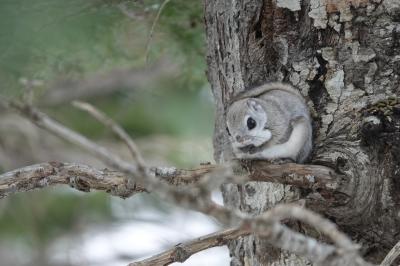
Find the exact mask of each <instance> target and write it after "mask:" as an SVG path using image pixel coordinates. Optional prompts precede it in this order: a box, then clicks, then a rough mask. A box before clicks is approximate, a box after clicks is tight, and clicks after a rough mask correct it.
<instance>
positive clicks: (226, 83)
mask: <svg viewBox="0 0 400 266" xmlns="http://www.w3.org/2000/svg"><path fill="white" fill-rule="evenodd" d="M205 24H206V34H207V45H208V47H207V51H208V55H207V64H208V78H209V81H210V83H211V86H212V91H213V94H214V98H215V103H216V122H215V133H214V149H215V153H214V156H215V159H216V161H217V162H223V161H227V160H230V159H231V158H232V153H231V150H230V147H229V141H228V135H227V132H226V128H225V108H226V106H227V103H228V102H229V101H230V99H231V98H232V97H233V96H234V95H236V94H237V93H239V92H241V91H243V90H247V89H250V88H251V87H253V86H255V85H258V84H261V83H264V82H266V81H284V82H288V83H291V84H292V85H294V86H296V87H297V88H298V89H299V90H300V92H301V93H302V94H303V95H304V96H305V97H306V99H307V100H308V104H309V106H310V109H311V111H312V114H313V120H314V149H313V155H312V157H311V158H310V162H312V163H313V164H320V165H324V166H328V167H330V168H332V169H335V170H336V172H337V173H338V174H341V175H342V176H343V180H341V182H339V183H340V184H341V185H340V186H339V187H338V189H337V193H336V195H335V196H334V197H332V195H325V194H323V193H318V192H315V191H314V192H312V193H311V192H309V191H308V190H304V189H303V190H300V189H298V188H294V187H293V186H287V185H283V184H272V183H266V182H263V183H261V182H250V183H247V184H245V185H243V186H240V185H233V184H227V185H225V186H224V188H223V195H224V200H225V203H226V204H228V205H231V206H234V207H236V208H238V209H240V210H242V211H245V212H249V213H251V214H254V215H256V214H259V213H261V212H263V211H264V210H266V209H268V208H270V207H271V206H272V205H274V204H276V203H278V202H290V201H296V200H298V199H300V198H304V199H305V200H306V204H307V206H308V207H311V208H312V209H314V210H317V211H319V212H321V213H323V214H324V215H326V216H327V217H330V218H331V219H332V220H333V221H335V222H336V223H337V225H338V226H339V227H340V228H341V229H342V230H344V231H345V232H346V233H348V234H349V235H350V236H351V237H352V238H353V240H355V241H357V242H359V243H360V244H362V246H363V254H364V255H365V256H366V258H368V259H369V260H371V261H373V262H379V261H381V260H382V259H383V257H384V255H385V253H387V252H388V251H389V249H390V248H391V247H392V246H394V245H395V244H396V242H397V241H398V237H399V234H400V218H399V215H398V206H399V203H400V197H399V196H398V195H399V190H400V181H399V180H400V156H399V151H400V129H399V128H400V119H399V113H400V100H399V99H398V98H399V96H400V81H399V74H400V72H399V69H400V2H398V1H397V0H383V1H380V0H375V1H372V0H371V1H368V0H340V1H332V0H303V1H300V0H298V1H296V0H293V1H285V0H263V1H261V0H260V1H251V0H240V1H239V0H232V1H227V0H205ZM229 247H230V252H231V256H232V264H233V265H307V262H306V261H305V260H303V259H301V258H298V257H295V256H293V255H289V254H286V253H281V252H280V251H277V250H272V249H271V248H270V247H268V245H267V244H266V242H265V241H263V240H262V239H260V238H258V237H254V236H250V237H247V238H242V239H240V240H238V241H233V242H231V244H230V246H229Z"/></svg>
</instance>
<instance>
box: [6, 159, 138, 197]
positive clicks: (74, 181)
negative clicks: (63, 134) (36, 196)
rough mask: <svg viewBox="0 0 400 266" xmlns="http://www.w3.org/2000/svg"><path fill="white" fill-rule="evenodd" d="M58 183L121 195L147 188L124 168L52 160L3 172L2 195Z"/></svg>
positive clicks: (80, 188)
mask: <svg viewBox="0 0 400 266" xmlns="http://www.w3.org/2000/svg"><path fill="white" fill-rule="evenodd" d="M54 185H69V186H70V187H72V188H75V189H77V190H80V191H84V192H89V191H90V190H93V189H94V190H102V191H105V192H107V193H110V194H111V195H113V196H118V197H121V198H127V197H130V196H132V195H133V194H136V193H140V192H145V191H146V189H145V188H143V187H141V186H138V185H137V184H136V183H135V182H134V180H133V179H131V178H127V177H126V175H124V174H123V173H121V172H116V171H111V170H108V169H103V170H97V169H95V168H93V167H90V166H87V165H83V164H76V163H59V162H49V163H41V164H35V165H31V166H26V167H23V168H20V169H16V170H14V171H11V172H7V173H4V174H1V175H0V198H4V197H7V196H9V195H11V194H14V193H17V192H26V191H30V190H33V189H38V188H43V187H48V186H54Z"/></svg>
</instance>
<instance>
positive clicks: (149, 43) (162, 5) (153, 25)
mask: <svg viewBox="0 0 400 266" xmlns="http://www.w3.org/2000/svg"><path fill="white" fill-rule="evenodd" d="M170 1H171V0H164V2H163V3H162V4H161V6H160V8H159V9H158V11H157V15H156V17H155V18H154V21H153V24H152V25H151V29H150V32H149V37H148V38H147V43H146V53H145V58H146V63H148V62H149V52H150V45H151V41H152V40H153V34H154V29H155V27H156V25H157V23H158V20H159V19H160V15H161V13H162V11H163V10H164V8H165V7H166V6H167V4H168V3H169V2H170Z"/></svg>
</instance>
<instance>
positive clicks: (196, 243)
mask: <svg viewBox="0 0 400 266" xmlns="http://www.w3.org/2000/svg"><path fill="white" fill-rule="evenodd" d="M249 233H250V232H249V231H246V230H243V229H239V228H235V229H228V230H224V231H221V232H217V233H213V234H210V235H206V236H203V237H200V238H198V239H195V240H192V241H190V242H188V243H184V244H178V245H176V246H175V247H173V248H171V249H170V250H167V251H164V252H162V253H160V254H157V255H154V256H152V257H150V258H148V259H145V260H142V261H138V262H133V263H131V264H129V266H164V265H169V264H171V263H174V262H184V261H186V260H187V259H188V258H189V257H190V256H192V255H193V254H195V253H198V252H200V251H203V250H206V249H209V248H213V247H219V246H224V245H226V244H227V243H228V242H229V241H232V240H236V239H238V238H239V237H241V236H245V235H248V234H249Z"/></svg>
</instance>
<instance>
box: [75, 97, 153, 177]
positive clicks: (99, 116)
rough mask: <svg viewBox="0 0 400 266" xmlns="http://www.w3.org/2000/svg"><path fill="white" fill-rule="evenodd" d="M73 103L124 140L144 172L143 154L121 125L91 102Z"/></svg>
mask: <svg viewBox="0 0 400 266" xmlns="http://www.w3.org/2000/svg"><path fill="white" fill-rule="evenodd" d="M72 104H73V105H74V106H75V107H77V108H79V109H81V110H83V111H86V112H88V113H89V114H90V115H92V116H93V117H94V118H96V120H97V121H99V122H100V123H102V124H104V125H105V126H106V127H109V128H110V129H111V130H112V131H113V132H114V133H115V134H116V135H117V136H118V137H119V138H120V139H121V140H122V141H124V142H125V144H126V146H127V147H128V149H129V151H130V153H131V155H132V157H133V159H134V160H135V162H136V164H137V166H138V168H139V171H141V172H142V173H144V171H145V169H146V166H145V163H144V160H143V158H142V155H141V154H140V152H139V149H138V148H137V146H136V144H135V142H134V141H133V140H132V138H131V137H130V136H129V135H128V133H126V131H125V130H124V129H123V128H122V127H121V126H120V125H118V124H117V123H115V122H114V121H113V120H112V119H111V118H110V117H108V116H107V115H106V114H104V113H103V112H101V111H100V110H98V109H97V108H95V107H94V106H93V105H91V104H89V103H84V102H80V101H74V102H72Z"/></svg>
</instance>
